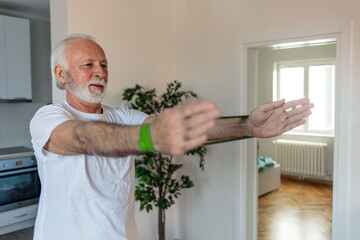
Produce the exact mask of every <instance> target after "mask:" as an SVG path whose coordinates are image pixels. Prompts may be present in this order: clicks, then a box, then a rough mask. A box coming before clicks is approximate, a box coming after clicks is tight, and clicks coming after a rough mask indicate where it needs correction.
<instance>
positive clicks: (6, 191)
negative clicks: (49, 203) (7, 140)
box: [0, 147, 41, 213]
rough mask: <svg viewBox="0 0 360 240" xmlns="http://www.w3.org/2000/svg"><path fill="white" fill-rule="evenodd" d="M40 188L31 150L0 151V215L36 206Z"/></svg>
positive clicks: (10, 149)
mask: <svg viewBox="0 0 360 240" xmlns="http://www.w3.org/2000/svg"><path fill="white" fill-rule="evenodd" d="M40 187H41V185H40V179H39V176H38V173H37V164H36V158H35V156H34V152H33V151H32V150H31V149H28V148H24V147H13V148H6V149H0V213H3V212H7V211H11V210H14V209H17V208H22V207H25V206H29V205H34V204H37V203H38V201H39V196H40Z"/></svg>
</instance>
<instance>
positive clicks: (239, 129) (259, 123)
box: [208, 98, 314, 141]
mask: <svg viewBox="0 0 360 240" xmlns="http://www.w3.org/2000/svg"><path fill="white" fill-rule="evenodd" d="M313 107H314V105H313V104H311V103H310V100H309V99H307V98H303V99H299V100H295V101H291V102H287V103H285V101H284V100H280V101H276V102H272V103H267V104H263V105H260V106H259V107H257V108H256V109H255V110H253V111H252V112H251V113H250V115H249V116H244V117H236V118H221V119H217V120H216V126H215V128H213V129H212V130H210V131H209V132H208V139H209V140H210V141H214V140H215V141H216V140H224V139H231V138H239V137H258V138H267V137H274V136H278V135H281V134H282V133H284V132H286V131H289V130H291V129H293V128H296V127H298V126H300V125H302V124H304V123H305V118H306V117H308V116H309V115H310V114H311V110H310V109H311V108H313Z"/></svg>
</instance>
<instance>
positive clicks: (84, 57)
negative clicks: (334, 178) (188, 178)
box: [30, 35, 313, 240]
mask: <svg viewBox="0 0 360 240" xmlns="http://www.w3.org/2000/svg"><path fill="white" fill-rule="evenodd" d="M107 65H108V63H107V60H106V56H105V53H104V51H103V49H102V48H101V47H100V46H99V45H98V44H97V43H96V42H95V41H94V39H93V38H92V37H90V36H87V35H71V36H69V37H67V38H66V39H64V40H63V41H61V42H60V43H58V44H57V45H56V46H55V48H54V50H53V52H52V63H51V68H52V69H51V70H52V73H53V76H54V77H55V78H56V79H57V81H58V82H57V85H58V87H60V88H63V89H65V90H66V100H65V101H64V102H62V103H60V104H55V105H48V106H44V107H42V108H41V109H39V110H38V112H37V113H36V114H35V116H34V117H33V119H32V120H31V123H30V131H31V136H32V143H33V148H34V151H35V155H36V157H37V160H38V171H39V175H40V179H41V186H42V189H41V195H40V202H39V210H38V215H37V219H36V224H35V232H34V239H37V240H50V239H51V240H54V239H61V240H65V239H66V240H70V239H76V240H78V239H87V240H91V239H94V240H95V239H97V240H99V239H100V240H102V239H106V240H109V239H117V240H119V239H128V240H136V239H139V237H138V233H137V228H136V224H135V217H134V202H135V201H134V187H135V186H134V185H135V177H134V161H133V158H132V157H131V155H134V154H140V153H141V152H143V151H149V150H150V151H151V150H152V151H159V152H162V153H166V154H173V155H178V154H183V153H185V152H186V151H188V150H190V149H193V148H195V147H198V146H200V145H202V144H204V143H205V142H206V141H207V140H219V139H224V138H230V137H241V136H254V137H272V136H276V135H279V134H282V133H283V132H285V131H287V130H290V129H292V128H295V127H297V126H299V125H301V124H303V123H304V122H305V120H304V118H306V117H307V116H308V115H310V114H311V111H310V108H312V107H313V105H312V104H310V102H309V100H308V99H301V100H297V101H293V102H289V103H285V101H284V100H282V101H277V102H274V103H270V104H265V105H261V106H260V107H258V108H257V109H255V110H254V111H253V112H252V113H251V114H250V116H249V117H247V118H235V119H219V117H220V115H221V111H220V110H219V109H218V107H217V106H216V104H215V103H213V102H210V101H194V102H192V103H189V104H186V105H183V106H180V107H175V108H172V109H167V110H165V111H164V112H163V113H161V114H160V115H159V116H157V117H154V116H147V115H146V114H144V113H141V112H138V111H135V110H130V109H127V108H111V107H108V106H106V105H103V104H101V101H102V99H103V97H104V95H105V90H106V85H107V82H108V68H107Z"/></svg>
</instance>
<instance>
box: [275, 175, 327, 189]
mask: <svg viewBox="0 0 360 240" xmlns="http://www.w3.org/2000/svg"><path fill="white" fill-rule="evenodd" d="M281 178H286V179H293V180H300V181H306V182H313V183H320V184H326V185H331V186H333V181H330V180H323V179H317V178H311V177H301V176H294V175H288V174H281Z"/></svg>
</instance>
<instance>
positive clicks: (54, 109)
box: [30, 105, 73, 153]
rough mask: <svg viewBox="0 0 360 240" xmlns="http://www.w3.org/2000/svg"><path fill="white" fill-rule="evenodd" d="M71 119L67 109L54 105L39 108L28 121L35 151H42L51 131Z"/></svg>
mask: <svg viewBox="0 0 360 240" xmlns="http://www.w3.org/2000/svg"><path fill="white" fill-rule="evenodd" d="M71 119H73V117H72V115H71V114H70V113H69V112H68V111H66V110H65V109H63V108H61V107H58V106H56V105H48V106H44V107H42V108H40V109H39V110H38V111H37V112H36V113H35V115H34V117H33V118H32V119H31V121H30V134H31V142H32V144H33V148H34V150H35V152H37V153H42V152H43V147H44V146H45V144H46V143H47V141H48V140H49V138H50V135H51V133H52V131H53V130H54V129H55V128H56V127H57V126H59V125H60V124H61V123H63V122H66V121H68V120H71Z"/></svg>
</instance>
